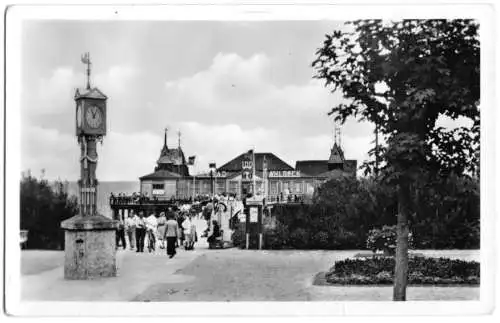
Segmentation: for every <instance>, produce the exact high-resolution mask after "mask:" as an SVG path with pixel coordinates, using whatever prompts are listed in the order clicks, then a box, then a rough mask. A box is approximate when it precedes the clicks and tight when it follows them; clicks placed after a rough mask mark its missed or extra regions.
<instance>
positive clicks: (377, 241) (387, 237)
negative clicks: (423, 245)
mask: <svg viewBox="0 0 500 323" xmlns="http://www.w3.org/2000/svg"><path fill="white" fill-rule="evenodd" d="M396 240H397V233H396V226H395V225H393V226H387V225H384V226H383V227H382V228H381V229H372V230H370V232H369V233H368V238H367V239H366V248H368V249H370V250H372V251H373V252H377V251H383V252H384V253H385V254H388V255H394V254H395V253H396ZM408 243H409V247H410V248H411V247H412V246H413V238H412V234H411V233H410V234H409V235H408Z"/></svg>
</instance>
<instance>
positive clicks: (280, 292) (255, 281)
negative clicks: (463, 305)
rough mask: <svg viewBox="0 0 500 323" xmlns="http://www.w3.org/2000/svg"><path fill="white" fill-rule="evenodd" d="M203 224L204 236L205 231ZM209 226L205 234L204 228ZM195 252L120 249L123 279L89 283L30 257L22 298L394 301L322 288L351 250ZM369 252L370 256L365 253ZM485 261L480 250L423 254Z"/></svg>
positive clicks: (55, 254) (456, 296) (379, 292)
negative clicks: (318, 281)
mask: <svg viewBox="0 0 500 323" xmlns="http://www.w3.org/2000/svg"><path fill="white" fill-rule="evenodd" d="M203 225H204V223H203V221H201V220H199V221H197V226H198V228H199V229H198V231H199V232H201V231H202V230H203V229H204V227H203ZM200 228H201V229H200ZM200 240H201V241H199V243H198V244H197V246H196V249H195V250H193V251H185V250H183V249H182V248H179V249H178V253H177V255H176V256H175V257H174V258H173V259H169V258H168V256H167V255H166V254H165V250H164V249H160V250H159V251H158V252H156V253H154V254H149V253H136V252H135V251H130V250H122V249H120V250H119V251H118V253H117V266H118V276H117V277H113V278H102V279H96V280H88V281H68V280H64V277H63V271H64V270H63V264H64V252H62V251H33V250H25V251H23V252H22V259H21V272H22V277H21V284H22V286H21V288H22V292H21V297H22V299H23V300H25V301H28V300H29V301H44V300H45V301H138V302H163V301H347V300H353V301H376V300H380V301H390V300H391V299H392V287H391V286H387V287H380V286H369V287H359V286H314V285H312V283H313V278H314V276H315V275H316V274H317V273H318V272H320V271H327V270H328V269H329V268H330V267H331V266H332V265H333V264H334V262H335V261H336V260H340V259H344V258H348V257H352V256H354V255H355V254H356V253H358V252H360V251H359V250H350V251H295V250H283V251H266V250H240V249H237V248H232V249H224V250H220V249H219V250H209V249H208V245H207V243H206V240H205V239H200ZM365 252H366V251H365ZM417 252H421V253H424V254H425V255H428V256H434V257H439V256H444V257H450V258H458V259H464V260H476V261H479V251H475V250H472V251H462V250H444V251H441V250H440V251H432V250H431V251H427V250H426V251H417ZM478 299H479V288H478V287H409V288H408V300H478Z"/></svg>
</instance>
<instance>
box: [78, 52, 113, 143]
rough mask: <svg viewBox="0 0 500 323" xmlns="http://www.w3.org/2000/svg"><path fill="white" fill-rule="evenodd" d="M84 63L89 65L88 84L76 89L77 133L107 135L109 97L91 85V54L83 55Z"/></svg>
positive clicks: (82, 134) (80, 134) (81, 134)
mask: <svg viewBox="0 0 500 323" xmlns="http://www.w3.org/2000/svg"><path fill="white" fill-rule="evenodd" d="M82 63H84V64H86V65H87V82H86V83H87V84H86V88H84V89H76V91H75V98H74V99H75V102H76V135H77V136H104V135H106V100H107V99H108V97H107V96H106V95H105V94H104V93H102V92H101V90H99V89H98V88H97V87H91V86H90V65H91V62H90V55H89V53H86V54H85V55H84V56H82Z"/></svg>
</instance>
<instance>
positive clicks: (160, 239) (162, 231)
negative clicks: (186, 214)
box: [158, 212, 167, 249]
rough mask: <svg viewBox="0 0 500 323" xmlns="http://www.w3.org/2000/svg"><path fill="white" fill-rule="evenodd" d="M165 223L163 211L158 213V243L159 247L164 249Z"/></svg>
mask: <svg viewBox="0 0 500 323" xmlns="http://www.w3.org/2000/svg"><path fill="white" fill-rule="evenodd" d="M166 225H167V217H166V216H165V212H161V213H160V217H159V218H158V243H159V245H160V248H161V249H165V229H166Z"/></svg>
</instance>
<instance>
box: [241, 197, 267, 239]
mask: <svg viewBox="0 0 500 323" xmlns="http://www.w3.org/2000/svg"><path fill="white" fill-rule="evenodd" d="M263 208H264V202H263V200H262V199H255V198H253V199H250V198H249V199H248V200H247V201H246V207H245V215H246V221H245V248H246V249H262V248H263V245H262V244H263V239H262V233H263V230H262V223H263V212H262V210H263Z"/></svg>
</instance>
